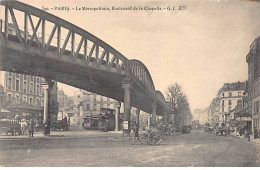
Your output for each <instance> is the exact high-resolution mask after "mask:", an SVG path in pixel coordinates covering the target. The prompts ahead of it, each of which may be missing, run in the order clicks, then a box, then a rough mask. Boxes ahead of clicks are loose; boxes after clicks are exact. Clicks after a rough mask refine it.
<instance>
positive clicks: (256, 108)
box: [254, 101, 259, 113]
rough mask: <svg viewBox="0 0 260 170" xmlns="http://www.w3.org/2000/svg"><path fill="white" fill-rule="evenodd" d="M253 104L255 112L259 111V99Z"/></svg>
mask: <svg viewBox="0 0 260 170" xmlns="http://www.w3.org/2000/svg"><path fill="white" fill-rule="evenodd" d="M254 106H255V107H254V108H255V109H254V110H255V112H256V113H259V101H257V102H255V105H254Z"/></svg>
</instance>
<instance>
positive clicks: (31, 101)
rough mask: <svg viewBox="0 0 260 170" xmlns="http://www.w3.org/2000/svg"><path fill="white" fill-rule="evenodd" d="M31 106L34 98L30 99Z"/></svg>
mask: <svg viewBox="0 0 260 170" xmlns="http://www.w3.org/2000/svg"><path fill="white" fill-rule="evenodd" d="M29 104H30V106H32V105H33V98H30V102H29Z"/></svg>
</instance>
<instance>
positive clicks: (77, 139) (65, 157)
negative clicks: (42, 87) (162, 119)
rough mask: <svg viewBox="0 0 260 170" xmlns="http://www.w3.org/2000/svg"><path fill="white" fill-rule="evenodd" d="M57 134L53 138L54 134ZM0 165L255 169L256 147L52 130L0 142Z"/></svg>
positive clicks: (231, 140)
mask: <svg viewBox="0 0 260 170" xmlns="http://www.w3.org/2000/svg"><path fill="white" fill-rule="evenodd" d="M58 134H59V135H58ZM0 141H1V145H0V149H1V152H0V164H1V166H55V167H57V166H58V167H59V166H140V167H143V166H162V167H165V166H259V165H260V148H259V144H256V143H250V142H247V141H244V140H242V139H239V138H236V137H233V136H226V137H224V136H215V135H212V134H207V133H205V132H202V131H198V130H197V131H192V132H191V133H190V134H176V135H174V136H164V139H163V141H162V143H161V144H160V145H158V146H151V145H147V144H144V145H140V144H139V143H137V144H136V145H131V138H129V137H122V135H121V134H120V133H105V132H99V131H74V132H73V131H70V132H54V133H52V135H51V136H49V137H44V136H42V135H40V134H36V137H35V138H28V137H26V138H25V137H19V138H18V137H13V138H11V137H10V138H6V137H5V138H3V137H2V138H1V140H0Z"/></svg>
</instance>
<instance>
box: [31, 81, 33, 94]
mask: <svg viewBox="0 0 260 170" xmlns="http://www.w3.org/2000/svg"><path fill="white" fill-rule="evenodd" d="M30 93H31V94H33V83H30Z"/></svg>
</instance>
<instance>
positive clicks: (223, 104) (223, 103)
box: [222, 100, 225, 112]
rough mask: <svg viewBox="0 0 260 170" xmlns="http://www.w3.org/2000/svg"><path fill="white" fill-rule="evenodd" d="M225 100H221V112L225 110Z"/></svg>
mask: <svg viewBox="0 0 260 170" xmlns="http://www.w3.org/2000/svg"><path fill="white" fill-rule="evenodd" d="M224 109H225V101H224V100H222V112H224V111H225V110H224Z"/></svg>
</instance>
